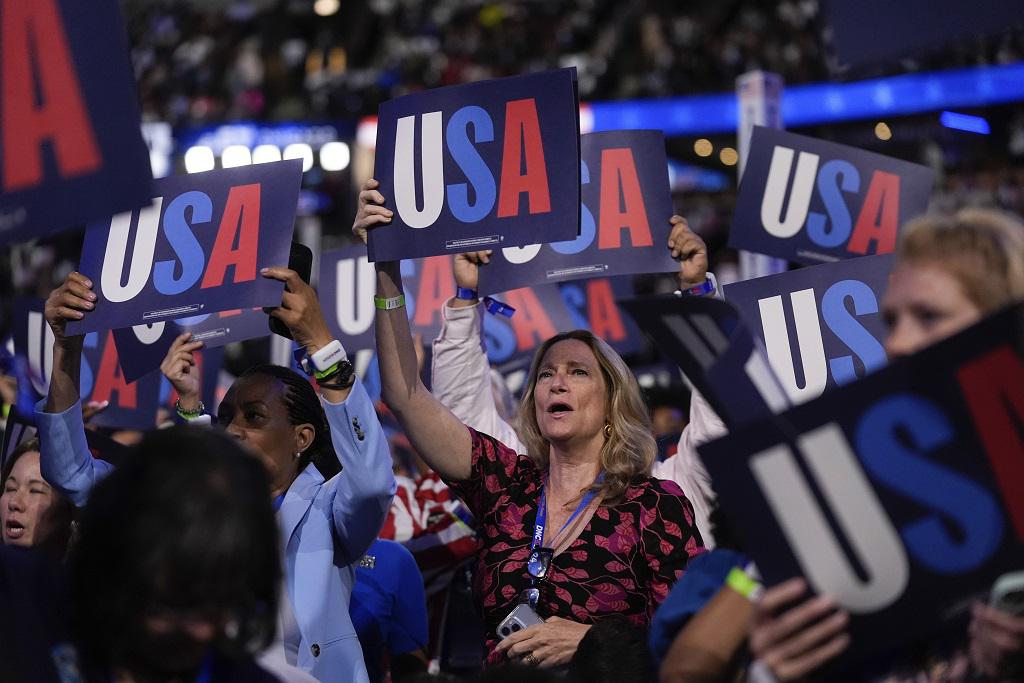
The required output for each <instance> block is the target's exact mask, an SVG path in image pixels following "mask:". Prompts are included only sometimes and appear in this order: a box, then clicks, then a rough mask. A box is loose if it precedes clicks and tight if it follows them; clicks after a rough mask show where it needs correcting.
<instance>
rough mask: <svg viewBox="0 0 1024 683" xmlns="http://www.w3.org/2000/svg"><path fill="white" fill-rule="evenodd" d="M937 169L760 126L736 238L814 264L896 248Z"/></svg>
mask: <svg viewBox="0 0 1024 683" xmlns="http://www.w3.org/2000/svg"><path fill="white" fill-rule="evenodd" d="M933 178H934V173H933V172H932V170H931V169H929V168H927V167H925V166H919V165H917V164H911V163H907V162H906V161H900V160H898V159H893V158H891V157H886V156H882V155H881V154H874V153H872V152H865V151H864V150H861V149H856V148H855V147H847V146H846V145H837V144H835V143H833V142H824V141H823V140H816V139H814V138H809V137H806V136H803V135H795V134H793V133H787V132H786V131H783V130H775V129H772V128H761V127H755V128H754V134H753V137H752V138H751V141H750V155H749V157H748V159H747V165H746V168H745V170H744V171H743V181H742V182H741V183H740V193H739V197H738V198H737V200H736V212H735V213H734V214H733V221H732V229H731V230H730V233H729V246H730V247H734V248H736V249H746V250H748V251H755V252H758V253H761V254H768V255H769V256H778V257H781V258H784V259H787V260H790V261H796V262H797V263H804V264H808V265H814V264H818V263H827V262H832V261H838V260H841V259H847V258H855V257H858V256H867V255H869V254H888V253H890V252H892V251H893V249H895V248H896V237H897V235H898V233H899V230H900V228H901V227H902V226H903V225H904V224H905V223H906V222H907V220H909V219H910V218H913V217H914V216H917V215H918V214H921V213H924V212H925V211H926V210H927V209H928V200H929V197H930V195H931V190H932V181H933Z"/></svg>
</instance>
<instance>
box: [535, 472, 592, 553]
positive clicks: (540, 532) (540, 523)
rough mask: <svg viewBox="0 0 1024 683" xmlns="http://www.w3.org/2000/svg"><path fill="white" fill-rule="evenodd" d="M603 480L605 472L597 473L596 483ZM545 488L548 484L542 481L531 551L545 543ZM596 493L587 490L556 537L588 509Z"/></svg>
mask: <svg viewBox="0 0 1024 683" xmlns="http://www.w3.org/2000/svg"><path fill="white" fill-rule="evenodd" d="M602 481H604V472H602V473H601V474H599V475H597V479H595V480H594V483H595V484H600V483H601V482H602ZM545 488H546V484H545V483H541V485H540V502H539V503H537V521H536V522H535V523H534V527H533V543H531V544H530V550H531V551H533V550H536V549H537V548H540V547H541V546H543V545H544V527H545V525H546V524H547V518H548V499H547V496H546V495H545ZM596 495H597V491H594V490H590V491H587V492H586V494H584V496H583V498H582V499H581V500H580V503H579V505H577V506H576V509H575V510H574V511H573V513H572V515H570V517H569V519H567V520H565V524H563V525H562V528H561V529H559V530H558V533H557V534H555V537H556V538H557V537H558V536H559V535H560V534H561V533H562V532H563V531H565V529H566V527H568V526H569V525H570V524H572V521H573V520H574V519H576V517H578V516H579V514H580V513H581V512H583V511H584V510H585V509H587V506H588V505H590V503H591V501H593V500H594V496H596Z"/></svg>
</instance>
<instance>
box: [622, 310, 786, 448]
mask: <svg viewBox="0 0 1024 683" xmlns="http://www.w3.org/2000/svg"><path fill="white" fill-rule="evenodd" d="M621 303H622V306H623V308H625V309H626V310H627V311H628V312H629V314H630V315H631V316H632V317H633V318H634V319H635V320H636V322H637V324H638V325H639V326H640V328H641V329H642V330H643V331H644V333H645V334H647V336H649V337H650V338H651V341H652V342H654V345H655V346H656V347H657V348H658V350H659V351H661V352H662V354H663V355H664V356H665V357H666V358H667V359H668V360H670V361H672V362H674V363H675V364H676V365H677V366H679V369H680V370H682V371H683V374H684V375H686V377H687V378H688V379H689V380H690V382H691V383H692V384H693V385H694V386H695V387H696V388H697V390H698V391H700V393H701V394H703V396H704V397H705V398H706V399H707V401H708V403H709V404H711V407H712V408H714V409H715V412H716V413H717V414H718V415H719V416H720V417H721V418H722V421H723V422H724V423H725V424H726V425H727V426H728V427H729V428H734V427H738V426H740V425H743V424H747V423H749V422H751V421H753V420H756V419H758V418H762V417H765V416H766V415H771V414H773V413H777V412H780V411H782V410H785V409H786V408H788V407H790V406H791V405H792V404H791V402H790V401H789V399H788V398H787V397H786V393H785V390H784V389H783V388H782V385H781V383H780V382H779V380H778V378H776V377H775V375H774V373H773V372H772V369H771V366H770V365H769V364H768V359H767V357H766V355H765V352H764V347H762V346H761V345H760V343H759V342H758V340H757V339H756V338H755V337H754V335H753V334H752V333H751V331H750V330H749V328H747V326H746V325H745V324H744V322H743V320H742V318H741V317H740V314H739V312H738V311H737V310H736V309H735V308H734V307H733V306H731V305H729V304H728V303H727V302H725V301H720V300H718V299H708V298H705V297H691V296H675V295H671V294H670V295H664V296H653V297H638V298H636V299H629V300H626V301H622V302H621Z"/></svg>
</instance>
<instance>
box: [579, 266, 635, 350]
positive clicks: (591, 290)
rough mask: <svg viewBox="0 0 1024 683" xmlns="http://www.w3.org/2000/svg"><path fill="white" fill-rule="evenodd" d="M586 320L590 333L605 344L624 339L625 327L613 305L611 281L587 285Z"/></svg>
mask: <svg viewBox="0 0 1024 683" xmlns="http://www.w3.org/2000/svg"><path fill="white" fill-rule="evenodd" d="M587 318H588V319H589V320H590V331H591V332H593V333H594V335H595V336H598V337H600V338H601V339H604V340H605V341H606V342H617V341H622V340H623V339H625V338H626V327H625V325H623V324H622V315H621V314H620V313H619V307H618V305H616V303H615V294H614V293H613V292H612V283H611V280H607V279H604V278H602V279H599V280H591V281H590V282H588V283H587Z"/></svg>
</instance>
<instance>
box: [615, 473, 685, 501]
mask: <svg viewBox="0 0 1024 683" xmlns="http://www.w3.org/2000/svg"><path fill="white" fill-rule="evenodd" d="M664 497H669V498H686V496H685V495H684V494H683V490H682V489H681V488H679V484H677V483H675V482H674V481H669V480H667V479H657V478H655V477H651V476H648V475H641V476H638V477H635V478H634V479H633V480H632V481H631V482H630V483H629V486H628V487H627V488H626V493H625V496H624V498H623V501H624V502H632V501H636V502H640V503H644V504H650V505H652V506H653V505H657V504H658V501H659V499H660V498H664Z"/></svg>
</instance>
